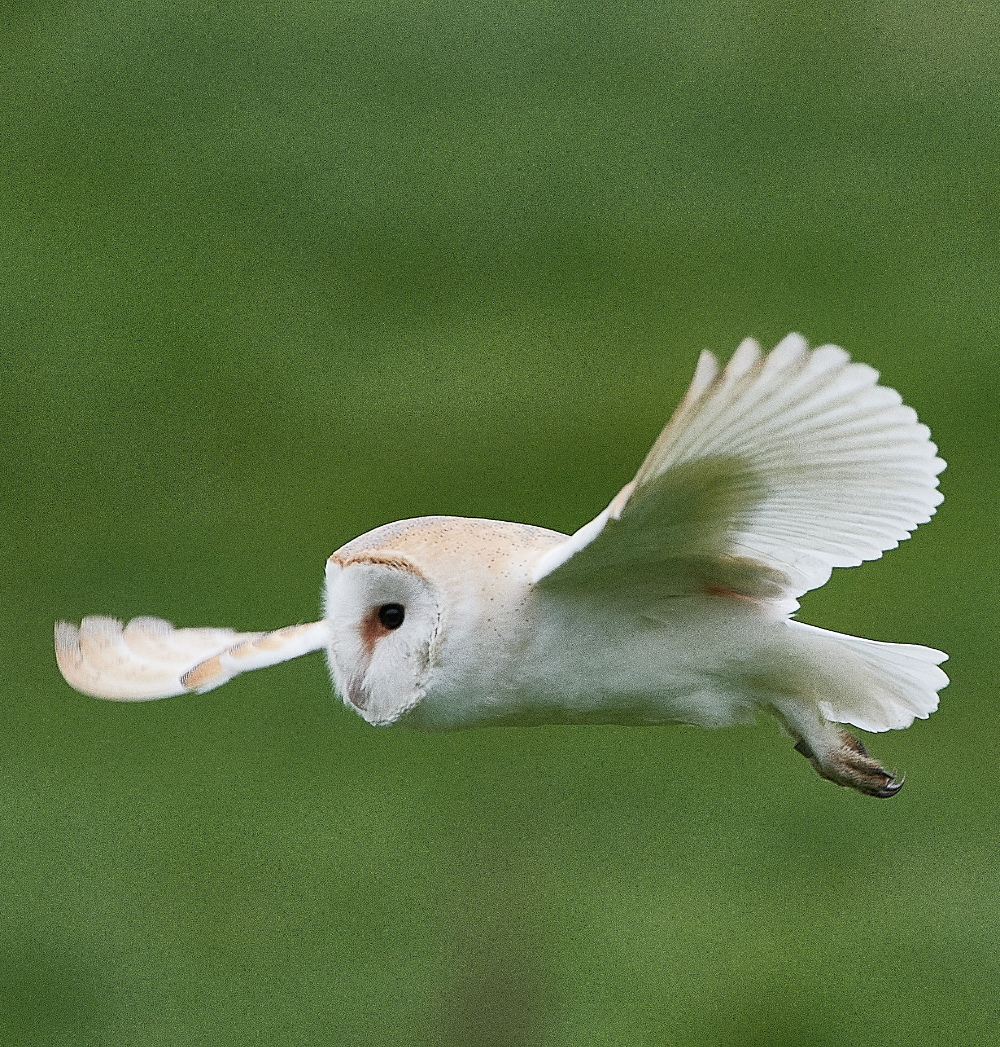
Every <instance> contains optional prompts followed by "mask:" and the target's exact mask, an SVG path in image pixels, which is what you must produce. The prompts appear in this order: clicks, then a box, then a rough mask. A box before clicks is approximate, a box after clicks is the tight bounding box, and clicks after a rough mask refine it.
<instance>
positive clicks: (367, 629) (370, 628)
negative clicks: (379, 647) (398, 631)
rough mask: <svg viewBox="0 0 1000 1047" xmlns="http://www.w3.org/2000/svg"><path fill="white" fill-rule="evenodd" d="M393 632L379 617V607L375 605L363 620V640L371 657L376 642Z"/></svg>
mask: <svg viewBox="0 0 1000 1047" xmlns="http://www.w3.org/2000/svg"><path fill="white" fill-rule="evenodd" d="M390 632H392V630H391V629H387V628H386V627H385V626H384V625H383V624H382V623H381V622H380V621H379V618H378V608H377V607H373V608H372V609H371V610H370V611H369V612H368V613H367V614H366V615H365V617H364V618H363V619H362V620H361V642H362V644H364V648H365V652H366V653H367V655H368V657H369V658H371V656H372V654H373V652H374V651H375V644H377V643H378V642H379V640H381V639H382V637H383V636H388V635H389V633H390Z"/></svg>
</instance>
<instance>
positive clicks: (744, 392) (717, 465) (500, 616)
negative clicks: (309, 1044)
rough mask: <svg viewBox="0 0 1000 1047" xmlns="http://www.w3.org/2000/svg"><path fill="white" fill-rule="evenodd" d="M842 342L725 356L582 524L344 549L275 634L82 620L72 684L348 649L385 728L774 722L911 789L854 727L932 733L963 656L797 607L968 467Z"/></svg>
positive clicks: (812, 750) (863, 785)
mask: <svg viewBox="0 0 1000 1047" xmlns="http://www.w3.org/2000/svg"><path fill="white" fill-rule="evenodd" d="M876 381H877V374H876V373H875V372H874V371H872V370H871V369H870V368H867V367H865V366H864V365H861V364H851V363H850V362H849V360H848V357H847V354H846V353H844V352H843V350H840V349H837V348H836V347H832V346H827V347H823V348H821V349H817V350H813V351H812V352H810V351H808V350H807V349H806V347H805V344H804V343H803V342H802V340H801V339H799V338H798V337H797V336H789V338H787V339H785V341H784V342H782V343H781V345H779V346H778V347H777V348H776V349H775V350H774V351H773V352H772V353H771V354H770V355H769V356H768V357H765V358H761V357H760V353H759V350H758V349H757V347H756V345H755V344H754V343H751V342H747V343H744V345H742V346H741V347H740V349H739V350H738V351H737V353H736V355H735V356H734V357H733V359H732V361H730V364H729V365H728V367H727V368H726V369H725V371H723V372H721V373H720V372H719V371H718V368H717V366H716V365H715V362H714V358H712V357H711V356H710V354H704V355H703V357H702V361H701V363H700V364H699V368H698V372H697V373H696V375H695V379H694V382H693V384H692V387H691V389H690V390H689V392H688V394H687V396H686V397H685V399H684V402H683V403H682V404H681V406H680V407H679V408H678V410H677V411H676V412H675V414H674V417H673V419H672V420H671V422H670V424H669V425H668V426H667V428H666V429H665V430H664V432H663V434H662V435H661V437H660V439H659V440H658V441H657V443H656V445H655V446H654V448H653V450H652V451H651V452H650V454H649V456H648V457H647V459H646V461H645V462H644V463H643V466H642V467H641V468H640V470H639V473H638V474H637V476H636V478H635V479H634V480H633V481H632V482H631V483H630V484H628V485H626V487H625V488H623V490H622V491H621V492H619V494H618V495H617V496H616V497H615V499H613V500H612V502H611V504H610V505H609V506H608V508H607V509H606V510H605V511H604V512H603V513H601V514H600V515H599V516H598V517H597V518H596V519H594V520H593V521H591V522H590V523H589V524H587V525H586V526H585V527H583V528H581V530H580V531H578V532H577V533H576V534H574V535H572V536H567V535H563V534H559V533H558V532H555V531H549V530H546V529H543V528H539V527H532V526H528V525H525V524H517V523H506V522H501V521H493V520H470V519H464V518H456V517H446V516H438V517H423V518H420V519H415V520H403V521H399V522H397V523H393V524H387V525H385V526H383V527H379V528H376V529H375V530H373V531H370V532H369V533H368V534H365V535H362V536H361V537H360V538H356V539H354V540H353V541H351V542H348V543H347V544H346V545H345V546H343V547H342V548H341V549H339V550H338V551H337V552H335V553H334V554H333V555H332V556H331V557H330V558H329V560H328V562H327V572H326V600H325V614H324V617H323V619H322V620H321V621H319V622H315V623H311V624H308V625H302V626H292V627H289V628H287V629H282V630H277V631H275V632H272V633H250V634H235V633H232V632H231V631H229V630H205V629H181V630H174V629H173V628H172V627H171V626H169V625H168V624H167V623H165V622H161V621H160V620H159V619H134V620H133V621H132V622H131V623H129V625H128V626H127V627H125V628H124V629H123V627H122V625H121V623H119V622H116V621H115V620H114V619H107V618H88V619H84V621H83V623H81V627H80V628H79V629H77V628H76V627H75V626H71V625H68V624H66V623H60V624H59V626H57V632H56V649H57V655H58V658H59V664H60V668H61V669H62V671H63V673H64V675H65V676H66V678H67V679H68V680H69V681H70V683H72V684H73V685H74V686H76V687H77V688H78V689H80V690H83V691H84V692H85V693H89V694H94V695H97V696H99V697H112V698H119V699H125V700H130V699H131V700H135V699H147V698H156V697H166V696H169V695H171V694H179V693H184V692H185V691H192V690H197V691H204V690H209V689H211V688H212V687H216V686H218V685H219V684H221V683H224V682H226V680H228V679H230V678H232V677H233V676H235V675H236V674H237V673H239V672H242V671H244V670H246V669H250V668H258V667H261V666H264V665H270V664H274V663H275V662H278V661H283V660H285V659H287V658H290V657H295V656H297V655H299V654H303V653H306V652H308V651H311V650H316V649H321V648H322V649H325V650H326V652H327V658H328V662H329V665H330V671H331V675H332V678H333V682H334V685H335V687H336V689H337V691H338V692H339V693H340V694H341V695H342V696H343V698H344V700H345V703H346V704H348V705H349V706H351V707H353V708H354V709H355V710H356V711H357V712H358V713H360V715H362V716H363V717H364V718H365V719H366V720H368V721H369V722H370V723H372V724H375V725H378V726H388V725H398V726H409V727H415V728H418V729H422V730H450V729H456V728H464V727H473V726H481V725H490V724H498V725H499V724H507V725H527V724H541V723H578V724H609V723H615V724H634V725H639V724H649V725H655V724H667V723H688V724H696V725H699V726H703V727H722V726H727V725H730V724H734V723H746V722H750V721H752V720H753V719H754V717H755V714H756V712H757V710H765V711H768V712H770V713H772V714H773V715H774V716H775V717H776V718H777V719H778V720H779V722H780V723H781V724H782V725H783V726H784V727H785V729H786V730H788V732H789V733H790V734H791V735H792V736H793V737H794V738H795V739H796V748H797V749H798V750H799V751H800V752H801V753H803V754H804V755H805V756H807V757H808V758H809V760H810V762H812V764H813V766H814V767H815V768H816V770H817V771H818V772H819V773H820V774H821V775H823V776H824V777H826V778H829V779H831V780H832V781H835V782H837V783H838V784H841V785H849V786H852V787H854V788H857V789H859V790H860V791H862V792H865V793H868V794H870V795H875V796H891V795H894V794H895V792H896V791H898V789H899V787H900V785H901V784H902V782H901V781H897V780H896V779H895V777H894V776H893V775H890V774H889V773H888V772H886V771H885V770H883V769H882V768H881V766H879V764H878V763H877V762H876V761H875V760H873V759H872V758H871V757H869V756H868V754H867V752H866V751H865V749H864V747H863V746H862V745H861V743H860V742H858V741H857V740H856V739H854V738H853V737H852V736H851V735H849V734H847V733H846V732H844V731H842V730H841V729H840V726H839V725H840V724H844V723H850V724H853V725H855V726H857V727H861V728H862V729H865V730H872V731H884V730H888V729H890V728H898V727H905V726H908V725H909V724H910V723H911V722H912V720H913V719H914V717H921V718H922V717H926V716H927V715H928V714H929V713H930V712H931V711H933V709H935V708H936V706H937V694H936V692H937V691H938V690H939V689H940V688H941V687H943V686H944V685H945V683H946V682H947V677H946V676H945V675H944V673H943V672H942V671H941V670H940V669H939V668H938V663H939V662H941V661H943V660H944V657H945V656H944V655H943V654H941V653H940V652H938V651H934V650H932V649H929V648H925V647H918V646H912V645H905V644H885V643H878V642H876V641H871V640H862V639H859V638H856V637H850V636H843V635H840V634H837V633H830V632H826V631H824V630H820V629H814V628H812V627H811V626H808V625H804V624H802V623H799V622H796V621H794V620H792V618H791V617H790V616H791V614H792V612H793V611H794V610H795V609H796V608H797V602H796V598H797V597H798V596H799V595H801V593H803V592H805V591H806V590H807V589H810V588H815V587H816V586H817V585H821V584H823V582H825V581H826V579H827V578H828V577H829V574H830V571H831V569H832V568H833V567H835V566H849V565H853V564H856V563H860V562H861V561H862V560H864V559H872V558H875V557H877V556H878V555H880V554H881V552H882V550H884V549H886V548H891V547H892V546H894V545H895V544H896V543H897V542H898V541H899V540H900V539H901V538H905V537H907V536H908V533H909V531H910V530H912V529H913V528H914V527H915V526H916V525H917V524H918V523H920V522H923V521H924V520H926V519H929V517H930V515H931V513H933V511H934V507H935V506H936V505H937V504H938V502H939V501H940V495H939V494H938V493H937V490H936V484H937V480H936V476H937V473H938V472H939V471H940V469H941V468H943V465H944V463H943V462H941V461H940V459H937V458H936V457H935V454H934V452H935V448H934V445H933V444H932V443H931V442H930V440H929V434H928V432H927V430H926V428H925V427H924V426H921V425H920V424H919V423H918V422H917V421H916V416H915V415H914V414H913V412H912V411H911V410H910V409H909V408H907V407H904V406H902V404H901V403H900V399H899V396H898V394H896V393H894V392H893V391H892V390H889V389H885V388H883V387H880V386H878V385H876V384H875V383H876Z"/></svg>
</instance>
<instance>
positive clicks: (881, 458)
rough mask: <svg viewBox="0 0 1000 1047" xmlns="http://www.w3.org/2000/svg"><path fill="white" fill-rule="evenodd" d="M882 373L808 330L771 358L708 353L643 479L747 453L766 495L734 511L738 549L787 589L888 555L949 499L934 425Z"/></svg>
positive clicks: (744, 459) (745, 351)
mask: <svg viewBox="0 0 1000 1047" xmlns="http://www.w3.org/2000/svg"><path fill="white" fill-rule="evenodd" d="M878 377H879V376H878V372H877V371H875V370H874V369H873V368H871V367H868V366H867V365H866V364H861V363H852V362H851V360H850V357H849V356H848V354H847V353H846V352H845V351H844V350H843V349H841V348H839V347H838V346H833V345H824V346H820V347H819V348H817V349H813V350H810V349H809V348H808V345H807V343H806V341H805V339H804V338H802V337H801V335H797V334H793V335H789V336H788V337H787V338H785V339H783V340H782V341H781V342H780V343H779V344H778V345H777V346H776V347H775V348H774V349H773V350H772V351H771V352H770V353H769V354H768V355H767V356H762V355H761V352H760V347H759V346H758V345H757V343H756V342H754V341H753V340H752V339H748V340H746V341H745V342H743V343H742V344H741V345H740V346H739V348H738V349H737V350H736V352H735V353H734V354H733V357H732V358H731V359H730V361H729V363H728V364H727V365H726V367H725V368H724V369H723V370H722V371H721V372H720V371H718V369H717V366H716V365H715V361H714V358H713V357H712V356H711V354H703V355H702V359H701V361H700V362H699V365H698V370H697V371H696V373H695V378H694V380H693V381H692V383H691V387H690V389H689V390H688V393H687V395H686V396H685V398H684V400H683V402H682V403H681V405H680V407H679V408H678V409H677V411H676V412H675V413H674V416H673V418H671V420H670V422H669V423H668V425H667V426H666V428H665V429H664V430H663V432H662V433H661V434H660V437H659V439H658V440H657V441H656V443H655V444H654V446H653V448H652V450H651V451H650V452H649V454H648V455H647V457H646V459H645V461H644V462H643V464H642V466H641V467H640V469H639V472H638V474H637V475H636V479H635V490H636V495H637V496H638V495H639V494H640V492H641V490H642V488H643V486H644V485H645V484H647V483H649V482H650V481H651V480H653V479H655V478H657V477H658V476H661V475H663V474H664V473H666V472H667V471H668V470H670V469H671V468H673V467H675V466H678V465H682V464H685V463H690V462H694V461H699V460H706V459H712V458H718V459H732V460H738V461H740V462H741V463H742V464H743V465H744V466H745V467H746V468H747V469H748V470H749V471H750V474H751V475H752V476H753V478H754V480H755V481H756V482H757V483H758V484H759V486H760V488H761V490H762V491H763V492H764V496H763V497H762V498H760V499H757V500H756V502H755V504H754V506H753V508H752V509H751V510H750V511H749V512H747V513H746V515H745V516H744V517H741V518H740V519H738V520H737V521H735V525H736V531H735V533H734V535H733V545H734V552H735V553H737V554H738V555H743V556H748V557H751V558H755V559H759V560H761V561H762V562H764V563H765V564H768V565H769V566H771V567H773V568H775V569H777V570H779V571H781V572H782V573H783V574H784V575H785V576H786V577H787V578H788V581H789V585H788V595H789V596H790V597H794V596H798V595H801V594H802V593H803V592H805V591H806V590H808V589H813V588H816V587H817V586H819V585H822V584H823V583H824V582H825V581H826V580H827V579H828V578H829V576H830V571H831V569H832V568H834V567H851V566H856V565H857V564H859V563H861V562H862V561H864V560H872V559H876V558H878V557H879V556H881V554H882V552H883V551H885V550H886V549H891V548H894V547H895V546H896V545H897V544H898V543H899V542H900V541H902V540H903V539H905V538H907V537H909V534H910V532H911V531H913V530H914V529H915V528H916V527H917V526H918V525H919V524H921V523H925V522H926V521H927V520H929V519H930V517H931V515H932V514H933V513H934V511H935V508H936V506H937V505H938V504H939V503H940V502H941V500H942V495H941V494H940V492H939V491H938V490H937V482H938V481H937V476H938V474H939V473H940V472H941V470H942V469H944V467H945V463H944V462H943V461H942V460H941V459H940V458H938V457H937V456H936V452H937V448H936V447H935V445H934V444H933V443H932V442H931V440H930V432H929V430H928V429H927V427H926V426H925V425H921V424H920V423H919V422H918V421H917V416H916V414H915V412H914V411H913V410H912V409H911V408H909V407H906V406H904V405H903V403H902V399H901V397H900V395H899V394H898V393H897V392H896V391H895V390H893V389H889V388H886V387H885V386H880V385H878Z"/></svg>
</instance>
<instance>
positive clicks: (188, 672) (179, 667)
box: [56, 615, 329, 702]
mask: <svg viewBox="0 0 1000 1047" xmlns="http://www.w3.org/2000/svg"><path fill="white" fill-rule="evenodd" d="M328 637H329V626H328V625H327V623H326V622H325V621H320V622H310V623H309V624H307V625H292V626H289V627H288V628H286V629H276V630H275V631H274V632H270V633H238V632H236V631H235V630H233V629H175V628H174V627H173V626H172V625H171V624H170V622H165V621H163V619H162V618H133V619H132V620H131V621H130V622H129V623H128V625H122V623H121V622H120V621H118V620H117V619H116V618H104V617H101V616H96V615H95V616H93V617H90V618H84V619H83V621H82V622H81V623H80V625H79V627H77V626H75V625H71V624H70V623H69V622H57V623H56V661H57V662H58V663H59V670H60V672H61V673H62V674H63V676H64V677H65V678H66V682H67V683H68V684H70V685H71V686H72V687H75V688H76V689H77V690H78V691H82V692H83V693H84V694H89V695H92V696H93V697H95V698H113V699H115V700H117V701H125V702H142V701H149V700H151V699H154V698H170V697H172V696H173V695H177V694H186V693H188V692H190V691H198V692H202V691H210V690H212V688H213V687H218V686H219V685H220V684H223V683H225V682H226V681H227V680H231V679H232V678H233V677H234V676H236V675H237V674H238V673H242V672H246V671H247V670H248V669H260V668H263V667H264V666H266V665H276V664H277V663H278V662H284V661H287V660H288V659H289V658H297V657H298V656H299V655H301V654H307V653H308V652H310V651H315V650H318V649H320V648H322V647H324V646H326V643H327V640H328Z"/></svg>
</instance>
